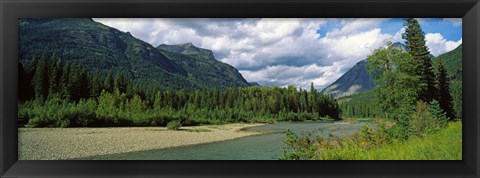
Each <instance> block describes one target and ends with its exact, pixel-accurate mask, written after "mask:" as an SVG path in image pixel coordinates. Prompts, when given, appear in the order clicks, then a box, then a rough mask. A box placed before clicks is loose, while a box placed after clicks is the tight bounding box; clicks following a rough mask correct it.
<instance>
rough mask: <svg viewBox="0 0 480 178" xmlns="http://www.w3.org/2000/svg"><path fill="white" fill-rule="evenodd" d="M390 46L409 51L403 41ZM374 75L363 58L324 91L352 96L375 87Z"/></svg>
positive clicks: (335, 95)
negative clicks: (369, 71) (369, 72)
mask: <svg viewBox="0 0 480 178" xmlns="http://www.w3.org/2000/svg"><path fill="white" fill-rule="evenodd" d="M390 47H392V48H398V49H401V50H403V51H408V47H407V46H406V45H404V44H402V43H399V42H397V43H393V44H392V45H391V46H390ZM375 86H376V85H375V82H374V81H373V77H372V76H371V75H370V74H368V71H367V60H366V59H364V60H361V61H360V62H358V63H357V64H355V65H354V66H353V67H352V68H351V69H350V70H348V71H347V72H346V73H345V74H343V75H342V76H341V77H340V78H338V79H337V80H336V81H335V82H333V83H332V84H331V85H329V86H328V87H325V88H324V89H323V90H322V92H323V93H325V94H327V95H330V96H333V97H335V98H338V97H344V96H350V95H353V94H356V93H359V92H363V91H368V90H371V89H373V88H374V87H375Z"/></svg>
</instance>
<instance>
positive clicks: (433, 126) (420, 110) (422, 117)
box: [409, 102, 441, 137]
mask: <svg viewBox="0 0 480 178" xmlns="http://www.w3.org/2000/svg"><path fill="white" fill-rule="evenodd" d="M440 128H441V127H440V121H439V120H438V119H437V118H435V117H434V116H433V115H432V113H431V112H430V110H429V108H428V106H427V103H425V102H418V103H417V108H416V111H415V113H413V115H412V118H411V120H410V122H409V132H410V133H409V134H410V135H412V136H420V137H424V136H426V135H427V134H431V133H434V132H436V131H438V130H440Z"/></svg>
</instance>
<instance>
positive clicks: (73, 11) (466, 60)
mask: <svg viewBox="0 0 480 178" xmlns="http://www.w3.org/2000/svg"><path fill="white" fill-rule="evenodd" d="M22 17H209V18H210V17H212V18H215V17H306V18H309V17H368V18H374V17H396V18H398V17H426V18H427V17H457V18H463V28H462V30H463V32H462V33H463V51H462V53H463V112H464V114H463V115H464V119H463V121H462V122H463V133H462V134H463V160H461V161H19V160H17V147H18V146H17V140H18V138H17V137H18V136H17V126H16V115H17V62H18V26H17V25H18V24H17V19H18V18H22ZM0 19H1V21H0V23H1V25H0V26H1V29H0V30H1V31H0V33H1V35H0V42H1V43H0V54H1V60H0V68H1V69H0V72H1V73H0V77H1V82H0V114H1V116H0V159H1V160H0V177H108V176H111V177H119V176H121V177H146V176H148V177H152V176H153V177H427V176H428V177H478V176H479V175H480V173H479V165H480V164H479V131H478V130H479V128H480V125H479V122H478V120H479V114H480V110H479V108H480V107H479V105H478V103H479V101H480V95H479V91H480V88H479V86H480V80H479V76H480V65H479V59H480V52H479V49H480V47H479V42H480V37H479V33H480V29H479V28H480V23H479V21H480V3H479V1H478V0H298V1H294V0H157V1H153V0H140V1H135V0H125V1H110V0H38V1H34V0H1V1H0Z"/></svg>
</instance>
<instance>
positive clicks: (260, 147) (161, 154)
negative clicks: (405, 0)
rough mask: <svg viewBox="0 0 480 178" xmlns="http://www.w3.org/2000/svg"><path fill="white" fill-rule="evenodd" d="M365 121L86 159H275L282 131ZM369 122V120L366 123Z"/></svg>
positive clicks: (350, 129) (271, 127)
mask: <svg viewBox="0 0 480 178" xmlns="http://www.w3.org/2000/svg"><path fill="white" fill-rule="evenodd" d="M367 123H369V122H357V123H355V124H343V123H338V122H333V121H306V122H280V123H275V124H267V125H262V126H255V127H250V128H246V129H245V130H246V131H260V132H266V133H265V134H261V135H255V136H249V137H243V138H238V139H234V140H227V141H221V142H215V143H207V144H198V145H190V146H182V147H174V148H166V149H158V150H148V151H140V152H129V153H120V154H111V155H102V156H94V157H89V158H86V159H97V160H98V159H100V160H112V159H113V160H275V159H277V158H278V157H280V156H281V150H282V148H285V144H284V140H285V131H286V130H287V129H289V130H291V131H292V132H294V133H296V134H303V133H307V132H311V131H317V133H320V132H318V129H321V130H323V131H326V132H324V134H325V135H326V134H328V132H329V131H333V133H334V134H340V133H345V134H352V133H355V132H358V130H359V129H360V127H361V126H363V125H365V124H367ZM369 124H370V125H371V123H369Z"/></svg>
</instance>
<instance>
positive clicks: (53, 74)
mask: <svg viewBox="0 0 480 178" xmlns="http://www.w3.org/2000/svg"><path fill="white" fill-rule="evenodd" d="M50 60H51V61H52V62H51V67H50V68H51V70H50V75H49V76H50V77H49V88H48V93H49V94H50V96H53V94H58V93H59V92H60V87H59V85H60V78H61V77H62V70H61V67H62V66H61V61H60V60H59V59H55V58H54V57H52V58H51V59H50Z"/></svg>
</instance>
